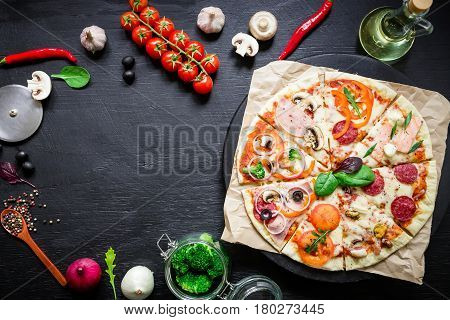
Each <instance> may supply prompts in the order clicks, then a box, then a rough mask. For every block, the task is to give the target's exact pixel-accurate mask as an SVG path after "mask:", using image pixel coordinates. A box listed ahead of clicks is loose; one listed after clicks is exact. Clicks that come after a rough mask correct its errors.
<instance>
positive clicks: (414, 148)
mask: <svg viewBox="0 0 450 320" xmlns="http://www.w3.org/2000/svg"><path fill="white" fill-rule="evenodd" d="M422 143H423V140H420V141H417V142H416V143H414V144H413V145H412V146H411V149H409V151H408V153H411V152H414V151H416V150H417V149H419V147H420V146H421V145H422Z"/></svg>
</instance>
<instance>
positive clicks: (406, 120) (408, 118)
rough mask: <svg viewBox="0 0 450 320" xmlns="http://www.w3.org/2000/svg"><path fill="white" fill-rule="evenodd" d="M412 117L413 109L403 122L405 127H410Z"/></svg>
mask: <svg viewBox="0 0 450 320" xmlns="http://www.w3.org/2000/svg"><path fill="white" fill-rule="evenodd" d="M411 118H412V111H410V112H409V113H408V115H407V116H406V119H405V122H404V123H403V128H405V129H406V128H407V127H408V125H409V123H410V122H411Z"/></svg>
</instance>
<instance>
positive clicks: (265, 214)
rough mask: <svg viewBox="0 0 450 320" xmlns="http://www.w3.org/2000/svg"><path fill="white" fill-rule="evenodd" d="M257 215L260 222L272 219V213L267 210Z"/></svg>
mask: <svg viewBox="0 0 450 320" xmlns="http://www.w3.org/2000/svg"><path fill="white" fill-rule="evenodd" d="M259 215H260V217H261V220H263V221H266V220H269V219H270V218H272V216H273V212H272V211H270V210H269V209H263V210H262V211H261V212H260V214H259Z"/></svg>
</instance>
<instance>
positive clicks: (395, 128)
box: [391, 121, 397, 140]
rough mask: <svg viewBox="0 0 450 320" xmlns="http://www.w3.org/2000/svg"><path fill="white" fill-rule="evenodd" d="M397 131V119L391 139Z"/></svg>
mask: <svg viewBox="0 0 450 320" xmlns="http://www.w3.org/2000/svg"><path fill="white" fill-rule="evenodd" d="M396 132H397V121H395V124H394V126H393V127H392V129H391V140H392V138H394V136H395V133H396Z"/></svg>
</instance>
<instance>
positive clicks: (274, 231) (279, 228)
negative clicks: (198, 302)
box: [264, 214, 287, 235]
mask: <svg viewBox="0 0 450 320" xmlns="http://www.w3.org/2000/svg"><path fill="white" fill-rule="evenodd" d="M280 219H281V220H282V221H279V222H277V220H280ZM269 221H270V223H266V221H264V226H265V227H266V229H267V231H269V232H270V233H271V234H273V235H277V234H280V233H282V232H283V231H284V228H286V223H287V221H286V217H285V216H283V215H282V214H279V215H277V216H276V217H275V219H273V220H269ZM275 222H277V223H281V224H279V225H277V226H273V224H274V223H275ZM271 225H272V227H271Z"/></svg>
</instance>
